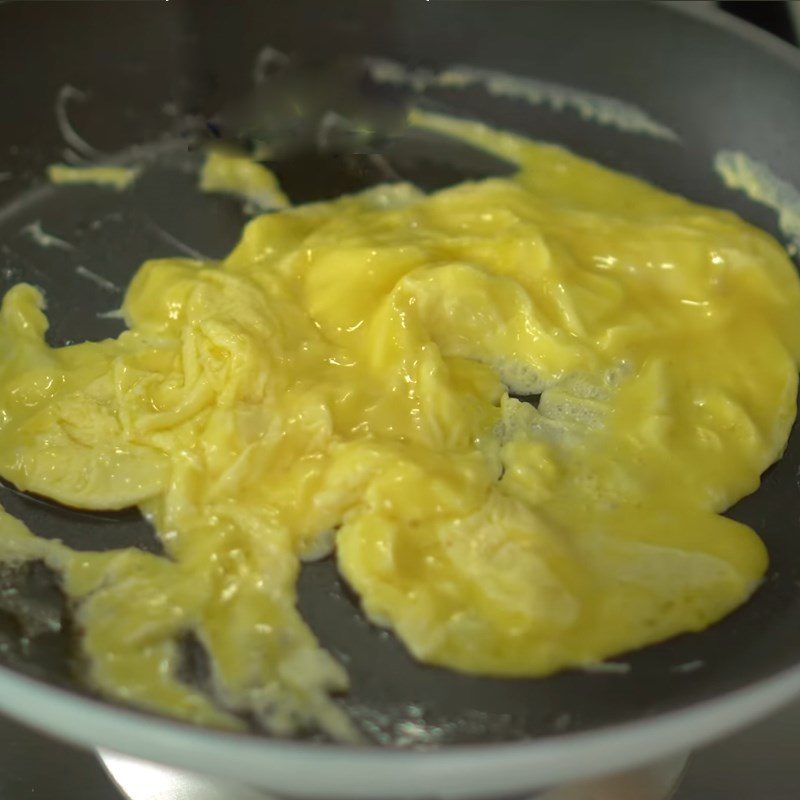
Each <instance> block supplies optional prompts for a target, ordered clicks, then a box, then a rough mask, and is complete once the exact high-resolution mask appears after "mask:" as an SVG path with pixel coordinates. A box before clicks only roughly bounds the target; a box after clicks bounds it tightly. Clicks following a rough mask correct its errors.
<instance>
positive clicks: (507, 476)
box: [0, 117, 800, 739]
mask: <svg viewBox="0 0 800 800" xmlns="http://www.w3.org/2000/svg"><path fill="white" fill-rule="evenodd" d="M417 122H418V123H419V124H425V125H428V126H429V127H434V128H437V129H439V130H441V131H443V132H445V133H449V134H452V135H456V136H460V137H462V138H464V139H466V140H468V141H471V142H473V143H474V144H477V145H479V146H482V147H485V148H487V149H489V150H491V151H492V152H494V153H496V154H499V155H501V156H503V157H505V158H507V159H509V160H511V161H513V162H515V163H516V164H518V165H519V171H518V173H517V174H516V175H515V176H514V177H512V178H510V179H490V180H485V181H480V182H474V183H465V184H462V185H459V186H456V187H453V188H449V189H446V190H443V191H439V192H437V193H435V194H432V195H423V194H422V193H420V192H419V191H417V190H416V189H414V188H413V187H411V186H408V185H402V184H401V185H394V186H384V187H379V188H376V189H373V190H370V191H367V192H364V193H362V194H358V195H354V196H347V197H342V198H340V199H338V200H335V201H332V202H325V203H316V204H310V205H306V206H302V207H298V208H293V209H287V210H283V211H281V212H279V213H273V214H268V215H263V216H261V217H258V218H256V219H255V220H253V221H252V222H250V223H249V224H248V225H247V227H246V228H245V230H244V234H243V236H242V239H241V241H240V242H239V244H238V246H237V247H236V248H235V249H234V251H233V252H232V253H231V254H230V255H229V256H228V257H227V258H226V259H224V260H223V261H221V262H206V263H202V262H197V261H191V260H187V259H177V258H171V259H162V260H154V261H149V262H147V263H145V264H144V265H143V266H142V267H141V269H140V270H139V272H138V273H137V274H136V276H135V277H134V279H133V281H132V283H131V285H130V287H129V289H128V292H127V296H126V299H125V304H124V314H125V319H126V321H127V323H128V327H129V330H128V331H126V332H125V333H123V334H122V335H121V336H120V337H119V338H118V339H115V340H107V341H103V342H97V343H84V344H78V345H72V346H69V347H62V348H51V347H49V346H48V345H47V344H46V343H45V338H44V337H45V331H46V329H47V321H46V318H45V315H44V313H43V307H44V301H43V298H42V296H41V294H40V292H39V291H38V290H36V289H35V288H33V287H32V286H28V285H18V286H15V287H14V288H12V289H11V290H10V291H9V292H8V293H7V294H6V296H5V298H4V300H3V304H2V312H1V314H0V352H2V353H3V358H2V361H1V362H0V475H2V476H3V478H5V479H6V480H8V481H11V482H12V483H13V484H14V485H16V486H17V487H19V488H20V489H24V490H27V491H31V492H36V493H38V494H42V495H45V496H47V497H50V498H52V499H54V500H56V501H58V502H61V503H64V504H67V505H71V506H78V507H81V508H86V509H119V508H124V507H126V506H132V505H137V506H139V507H140V508H141V509H142V511H143V512H144V513H145V515H146V516H147V518H148V519H149V520H151V521H152V524H153V525H154V526H155V529H156V531H157V532H158V535H159V537H160V539H161V541H162V542H163V545H164V550H165V552H166V557H159V556H156V555H152V554H149V553H145V552H142V551H138V550H131V549H129V550H110V551H107V552H98V553H86V552H80V553H78V552H73V551H71V550H69V549H67V548H66V547H64V546H63V545H61V544H59V543H55V542H50V541H45V540H43V539H40V538H38V537H36V536H35V535H33V534H32V533H30V532H29V531H27V530H26V529H25V527H24V526H23V525H22V524H21V523H19V522H17V521H15V520H13V519H12V518H11V517H9V516H8V515H7V514H2V516H0V557H2V558H3V559H4V560H6V561H11V562H14V561H17V562H18V561H21V560H28V559H44V560H45V561H46V562H47V563H48V564H49V565H50V566H51V567H52V568H53V569H55V570H57V571H58V572H59V573H60V574H61V575H62V577H63V584H64V589H65V592H66V594H67V595H68V597H69V598H70V599H71V601H72V603H73V605H74V613H75V615H76V619H77V623H78V626H79V628H80V630H81V631H82V639H81V646H82V649H83V653H84V656H85V662H86V665H87V679H88V680H89V681H90V683H91V684H92V685H93V686H94V687H96V688H97V689H98V690H100V691H102V692H104V693H106V694H107V695H108V696H111V697H115V698H117V699H120V700H122V701H125V702H129V703H132V704H136V705H139V706H142V707H146V708H151V709H156V710H159V711H163V712H167V713H170V714H174V715H176V716H179V717H182V718H185V719H190V720H194V721H197V722H200V723H206V724H211V725H217V726H229V727H237V726H241V725H242V724H243V723H242V722H241V721H240V717H238V716H237V714H238V713H239V712H248V713H250V714H254V715H255V716H256V717H257V718H259V719H260V720H261V721H262V723H263V724H264V725H265V726H266V727H268V728H269V729H270V730H271V731H273V732H275V733H277V734H284V735H290V734H292V733H294V732H296V731H298V730H301V729H305V728H320V729H322V730H324V731H327V732H328V733H329V734H330V735H332V736H334V737H337V738H341V739H352V738H355V737H356V733H355V731H354V730H353V726H352V724H351V723H350V721H349V720H348V719H347V718H346V716H345V715H344V714H343V712H342V711H341V710H340V709H339V708H338V707H337V705H336V704H335V702H334V701H333V700H332V699H331V696H332V695H333V694H335V693H336V692H341V691H344V690H346V688H347V675H346V672H345V670H344V669H343V668H342V666H341V665H340V664H338V663H337V662H336V661H335V660H334V659H333V658H332V657H331V656H330V655H329V654H327V653H326V652H325V651H324V650H323V649H322V648H321V647H320V646H319V644H318V643H317V641H316V639H315V637H314V635H313V633H312V632H311V631H310V630H309V628H308V627H307V626H306V625H305V623H304V621H303V620H302V618H301V617H300V615H299V614H298V612H297V610H296V608H295V599H296V597H295V583H296V579H297V576H298V571H299V569H300V564H301V562H302V560H304V559H314V558H320V557H322V556H325V555H327V554H328V553H330V552H331V551H332V550H334V551H335V557H336V559H337V563H338V566H339V568H340V570H341V572H342V574H343V575H344V576H345V578H346V579H347V581H348V582H349V584H350V585H351V586H352V587H353V589H354V590H355V591H356V592H357V593H358V595H359V597H360V598H361V602H362V604H363V608H364V611H365V613H366V614H367V615H368V617H369V618H370V619H371V620H373V621H374V622H375V623H376V624H378V625H382V626H386V627H389V628H391V629H392V630H393V631H394V632H395V633H396V634H397V636H399V637H400V639H402V641H403V642H404V643H405V645H406V646H407V647H408V649H409V650H410V651H411V652H412V653H413V654H414V656H415V657H416V658H418V659H420V660H422V661H424V662H426V663H429V664H437V665H442V666H446V667H450V668H452V669H455V670H460V671H464V672H469V673H477V674H482V675H495V676H541V675H547V674H550V673H552V672H554V671H556V670H560V669H564V668H567V667H572V666H579V665H588V664H592V663H597V662H598V661H600V660H602V659H604V658H606V657H608V656H611V655H614V654H618V653H620V652H622V651H625V650H628V649H631V648H637V647H642V646H643V645H647V644H649V643H653V642H657V641H660V640H663V639H665V638H667V637H670V636H673V635H675V634H677V633H680V632H682V631H696V630H701V629H703V628H705V627H706V626H708V625H709V624H711V623H713V622H714V621H715V620H718V619H719V618H720V617H722V616H723V615H725V614H726V613H728V612H729V611H731V610H732V609H733V608H735V607H736V606H738V605H739V604H741V603H742V602H743V601H744V600H746V598H747V597H748V596H749V595H750V594H751V593H752V592H753V591H754V589H755V588H756V587H757V585H758V583H759V581H760V579H761V578H762V576H763V574H764V571H765V568H766V565H767V555H766V552H765V548H764V546H763V545H762V543H761V541H760V540H759V538H758V536H757V535H756V534H755V533H754V532H753V531H752V530H750V529H749V528H747V527H746V526H744V525H741V524H739V523H737V522H733V521H731V520H730V519H727V518H725V517H722V516H720V512H722V511H723V510H724V509H726V508H727V507H729V506H730V505H731V504H732V503H733V502H735V501H736V500H737V499H738V498H740V497H742V496H743V495H746V494H748V493H749V492H752V491H754V490H755V489H756V488H757V487H758V483H759V475H760V473H761V472H762V471H763V470H764V469H765V468H766V467H767V466H768V465H769V464H770V463H771V462H773V461H774V460H775V459H776V458H778V457H779V456H780V454H781V452H782V449H783V447H784V445H785V442H786V439H787V436H788V433H789V429H790V427H791V425H792V421H793V419H794V415H795V398H796V390H797V364H798V357H800V284H799V283H798V279H797V276H796V274H795V271H794V269H793V266H792V264H791V263H790V261H789V260H788V259H787V257H786V255H785V253H784V251H783V250H782V248H781V247H780V246H779V245H778V243H776V242H775V241H774V240H773V239H771V238H770V237H769V236H767V235H766V234H764V233H762V232H760V231H758V230H756V229H755V228H753V227H751V226H749V225H747V224H745V223H744V222H742V221H741V220H740V219H738V218H737V217H736V216H734V215H733V214H731V213H728V212H725V211H719V210H715V209H711V208H706V207H703V206H699V205H696V204H694V203H691V202H688V201H687V200H684V199H681V198H680V197H676V196H674V195H670V194H667V193H665V192H663V191H660V190H658V189H656V188H654V187H652V186H650V185H648V184H646V183H644V182H642V181H639V180H636V179H634V178H632V177H629V176H626V175H622V174H619V173H616V172H612V171H610V170H608V169H604V168H603V167H601V166H598V165H597V164H594V163H591V162H589V161H586V160H584V159H581V158H579V157H577V156H575V155H573V154H571V153H569V152H567V151H565V150H563V149H560V148H558V147H554V146H549V145H542V144H534V143H532V142H530V141H527V140H526V139H523V138H521V137H518V136H513V135H511V134H506V133H501V132H496V131H492V130H490V129H488V128H486V127H483V126H481V125H478V124H475V123H466V122H457V121H454V120H446V119H438V118H430V117H418V118H417ZM531 396H538V404H537V403H533V402H525V401H524V400H521V399H519V398H521V397H522V398H524V397H528V398H530V397H531ZM109 545H111V546H113V542H98V549H100V548H101V547H102V548H105V547H107V546H109ZM187 632H191V633H193V634H194V635H195V636H196V637H197V638H198V639H199V640H200V641H201V642H202V643H203V645H204V646H205V648H206V649H207V651H208V653H209V655H210V661H211V667H212V683H213V686H212V691H211V692H209V694H205V693H203V692H201V691H200V690H199V689H197V688H195V687H192V686H189V685H187V684H186V683H184V682H182V681H181V679H180V677H179V675H178V671H177V668H176V667H177V664H178V661H179V647H178V644H177V643H178V642H179V641H180V639H181V637H182V636H184V635H185V634H186V633H187Z"/></svg>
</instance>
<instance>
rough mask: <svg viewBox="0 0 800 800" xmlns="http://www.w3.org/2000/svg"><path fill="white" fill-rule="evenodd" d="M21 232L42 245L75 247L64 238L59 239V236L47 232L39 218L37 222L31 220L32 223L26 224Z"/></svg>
mask: <svg viewBox="0 0 800 800" xmlns="http://www.w3.org/2000/svg"><path fill="white" fill-rule="evenodd" d="M20 232H21V233H24V234H26V235H27V236H29V237H30V238H31V239H32V240H33V241H34V242H36V244H38V245H39V246H40V247H56V248H58V249H60V250H74V249H75V247H74V246H73V245H71V244H70V243H69V242H67V241H65V240H64V239H59V238H58V236H53V235H52V234H50V233H47V232H46V231H45V230H44V229H43V228H42V223H41V222H40V221H39V220H38V219H37V220H36V222H31V224H30V225H26V226H25V227H24V228H22V230H21V231H20Z"/></svg>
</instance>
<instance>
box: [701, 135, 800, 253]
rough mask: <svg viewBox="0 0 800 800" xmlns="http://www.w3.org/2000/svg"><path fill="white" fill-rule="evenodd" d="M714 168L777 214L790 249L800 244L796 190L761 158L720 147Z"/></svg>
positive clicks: (731, 184)
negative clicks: (758, 159) (789, 243)
mask: <svg viewBox="0 0 800 800" xmlns="http://www.w3.org/2000/svg"><path fill="white" fill-rule="evenodd" d="M714 169H715V170H716V171H717V173H718V174H719V176H720V177H721V178H722V180H723V181H724V182H725V185H726V186H727V187H728V188H730V189H739V190H740V191H742V192H744V193H745V194H746V195H747V196H748V197H749V198H750V199H751V200H755V201H756V202H757V203H762V204H763V205H765V206H767V207H768V208H771V209H773V210H774V211H775V212H777V214H778V226H779V227H780V229H781V231H782V232H783V233H784V234H785V235H786V236H787V237H789V238H790V239H791V247H790V253H791V254H792V255H797V250H798V248H800V191H798V190H797V189H796V188H795V187H794V186H792V184H791V183H789V182H788V181H785V180H783V179H782V178H779V177H778V176H777V175H776V174H775V173H774V172H773V171H772V170H771V169H770V168H769V167H768V166H767V165H766V164H765V163H764V162H763V161H757V160H756V159H754V158H750V156H748V155H746V154H745V153H742V152H741V151H738V150H721V151H720V152H719V153H717V155H716V157H715V158H714Z"/></svg>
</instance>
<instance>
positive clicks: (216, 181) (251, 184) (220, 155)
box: [200, 147, 289, 211]
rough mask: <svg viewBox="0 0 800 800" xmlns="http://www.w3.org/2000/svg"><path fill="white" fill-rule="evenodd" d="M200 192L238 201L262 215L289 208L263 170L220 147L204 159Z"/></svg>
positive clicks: (244, 158)
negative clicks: (220, 195)
mask: <svg viewBox="0 0 800 800" xmlns="http://www.w3.org/2000/svg"><path fill="white" fill-rule="evenodd" d="M200 190H201V191H203V192H220V193H222V194H231V195H234V196H236V197H240V198H242V199H243V200H246V201H247V202H248V203H250V204H252V205H253V207H254V209H256V210H261V211H271V210H274V209H279V208H286V206H288V205H289V198H287V197H286V195H285V194H284V193H283V192H282V191H281V187H280V186H279V185H278V181H277V179H276V178H275V176H274V175H273V174H272V173H271V172H270V171H269V170H268V169H267V168H266V167H264V166H263V165H262V164H259V163H258V162H257V161H254V160H253V159H252V158H248V157H247V156H246V155H244V154H243V153H237V152H235V151H229V150H224V149H223V148H221V147H219V148H216V149H214V150H211V151H210V152H209V153H208V155H207V157H206V160H205V163H204V164H203V169H202V171H201V173H200Z"/></svg>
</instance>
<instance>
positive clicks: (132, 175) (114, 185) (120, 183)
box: [47, 164, 140, 191]
mask: <svg viewBox="0 0 800 800" xmlns="http://www.w3.org/2000/svg"><path fill="white" fill-rule="evenodd" d="M139 172H140V170H139V169H137V168H135V167H108V166H98V167H70V166H67V165H66V164H51V165H50V166H49V167H48V168H47V177H48V179H49V180H50V182H51V183H59V184H80V183H89V184H94V185H95V186H107V187H108V188H109V189H116V190H117V191H122V190H123V189H127V188H128V187H129V186H130V185H131V184H132V183H133V182H134V181H135V180H136V178H138V177H139Z"/></svg>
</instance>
